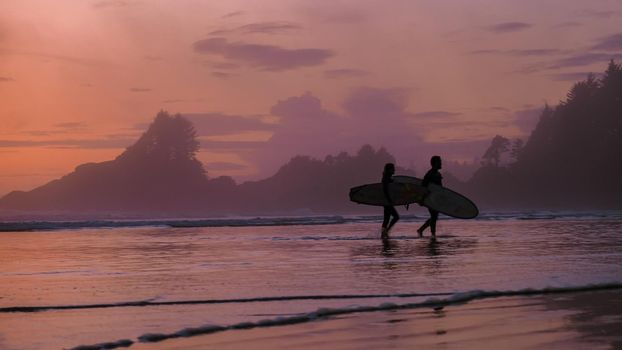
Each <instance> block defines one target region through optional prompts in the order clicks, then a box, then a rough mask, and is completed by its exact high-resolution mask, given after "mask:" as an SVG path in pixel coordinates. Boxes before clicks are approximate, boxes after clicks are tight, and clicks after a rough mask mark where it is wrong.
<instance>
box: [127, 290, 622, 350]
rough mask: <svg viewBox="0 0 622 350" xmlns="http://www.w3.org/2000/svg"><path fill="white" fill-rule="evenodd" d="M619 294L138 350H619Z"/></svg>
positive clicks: (502, 303)
mask: <svg viewBox="0 0 622 350" xmlns="http://www.w3.org/2000/svg"><path fill="white" fill-rule="evenodd" d="M620 315H622V292H621V291H620V290H616V291H598V292H578V293H568V294H566V293H564V294H556V295H544V296H531V297H522V296H521V297H500V298H494V299H487V300H478V301H474V302H471V303H468V304H463V305H454V306H447V307H443V308H442V309H438V308H437V310H434V309H433V308H421V309H419V308H417V309H408V310H394V311H381V312H367V313H358V314H349V315H342V316H336V317H330V318H327V319H323V320H318V321H313V322H309V323H304V324H299V325H287V326H278V327H268V328H257V329H251V330H231V331H224V332H219V333H214V334H210V335H204V336H195V337H187V338H186V337H184V338H177V339H171V340H167V341H163V342H159V343H155V344H154V343H148V344H146V343H142V344H137V345H136V346H135V348H136V349H249V348H253V349H318V348H320V349H344V350H345V349H410V348H413V347H418V346H421V347H426V348H435V349H437V348H443V349H481V348H490V349H501V348H503V349H617V348H620V347H621V346H622V334H620V329H622V317H621V316H620Z"/></svg>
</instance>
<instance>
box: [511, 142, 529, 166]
mask: <svg viewBox="0 0 622 350" xmlns="http://www.w3.org/2000/svg"><path fill="white" fill-rule="evenodd" d="M524 146H525V142H524V141H523V139H515V140H514V142H512V148H511V149H510V155H511V156H512V158H513V159H514V161H518V158H519V157H520V155H521V152H522V151H523V147H524Z"/></svg>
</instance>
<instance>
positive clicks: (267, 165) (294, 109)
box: [247, 88, 421, 175]
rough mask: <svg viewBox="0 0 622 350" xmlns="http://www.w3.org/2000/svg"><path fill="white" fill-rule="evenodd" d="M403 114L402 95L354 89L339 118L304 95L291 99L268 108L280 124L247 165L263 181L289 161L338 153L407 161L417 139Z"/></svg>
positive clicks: (408, 116) (402, 92) (404, 101)
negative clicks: (380, 152) (388, 155)
mask: <svg viewBox="0 0 622 350" xmlns="http://www.w3.org/2000/svg"><path fill="white" fill-rule="evenodd" d="M406 108H407V95H406V91H405V90H403V89H378V88H358V89H355V90H353V91H352V92H351V94H350V95H349V96H348V98H346V100H345V101H344V102H343V104H342V109H343V111H344V112H343V113H335V112H332V111H330V110H327V109H326V108H325V107H324V106H323V104H322V101H321V100H320V99H319V98H317V97H316V96H314V95H312V94H311V93H308V92H307V93H305V94H302V95H300V96H294V97H290V98H287V99H284V100H281V101H279V102H278V103H276V104H275V105H274V106H273V107H272V108H271V110H270V113H271V114H272V115H274V116H277V117H279V118H280V122H279V123H278V124H277V125H276V127H275V129H274V133H273V135H272V137H271V138H270V139H269V140H268V141H267V142H266V143H264V147H262V148H260V149H259V150H258V151H257V152H256V153H254V154H252V155H251V156H250V157H252V158H249V159H247V161H249V162H252V163H254V164H256V165H257V168H258V169H260V171H262V172H263V174H264V175H267V174H269V172H270V171H273V170H274V169H276V167H278V166H280V165H282V164H283V163H284V162H286V161H287V160H288V159H289V158H291V157H292V156H294V155H299V154H303V155H310V156H313V157H321V158H322V157H324V156H326V155H328V154H335V153H336V152H339V151H349V152H354V151H356V150H358V149H359V148H360V147H361V146H362V145H364V144H371V145H372V146H374V147H380V146H385V147H387V148H388V149H389V150H390V151H392V152H394V153H396V154H401V155H408V156H412V149H413V148H414V149H418V147H417V145H419V144H420V143H421V137H420V136H419V135H418V131H417V130H416V129H415V127H414V126H413V125H412V124H411V122H410V120H411V119H412V114H410V113H409V112H408V111H407V110H406Z"/></svg>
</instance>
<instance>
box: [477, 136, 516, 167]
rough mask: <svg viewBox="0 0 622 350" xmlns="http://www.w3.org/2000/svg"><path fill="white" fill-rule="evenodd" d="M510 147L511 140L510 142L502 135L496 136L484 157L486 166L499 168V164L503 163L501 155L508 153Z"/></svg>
mask: <svg viewBox="0 0 622 350" xmlns="http://www.w3.org/2000/svg"><path fill="white" fill-rule="evenodd" d="M509 147H510V140H508V139H507V138H505V137H503V136H501V135H496V136H495V137H493V139H492V141H491V142H490V146H488V149H487V150H486V152H484V155H483V156H482V159H483V163H484V165H488V166H491V165H492V166H495V167H498V166H499V162H500V161H501V154H503V153H505V152H507V151H508V150H509Z"/></svg>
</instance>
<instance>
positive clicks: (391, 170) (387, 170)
mask: <svg viewBox="0 0 622 350" xmlns="http://www.w3.org/2000/svg"><path fill="white" fill-rule="evenodd" d="M393 174H395V165H394V164H393V163H387V164H385V165H384V171H383V172H382V192H384V196H385V197H386V198H387V201H388V202H389V205H385V206H384V219H383V220H382V234H381V237H382V238H383V239H385V238H389V230H391V227H393V225H395V223H396V222H397V221H398V220H399V219H400V215H399V214H398V213H397V210H395V207H394V206H393V200H392V199H391V194H390V193H389V184H390V183H392V182H393ZM391 217H393V219H391Z"/></svg>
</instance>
